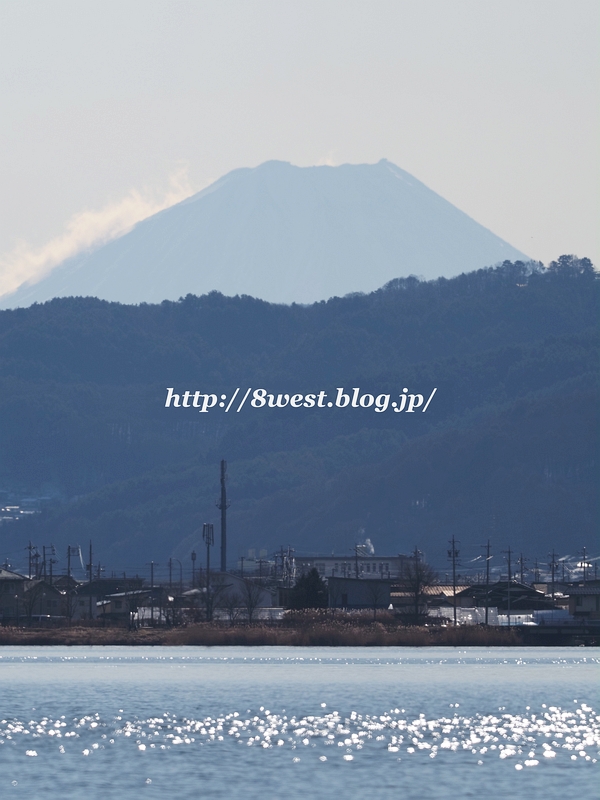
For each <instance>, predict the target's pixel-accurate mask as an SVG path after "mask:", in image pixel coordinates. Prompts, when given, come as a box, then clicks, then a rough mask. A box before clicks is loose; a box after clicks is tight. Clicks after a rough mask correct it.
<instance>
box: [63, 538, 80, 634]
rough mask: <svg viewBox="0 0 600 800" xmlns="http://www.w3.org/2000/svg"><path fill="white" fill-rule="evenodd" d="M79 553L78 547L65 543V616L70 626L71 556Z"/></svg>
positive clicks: (71, 601)
mask: <svg viewBox="0 0 600 800" xmlns="http://www.w3.org/2000/svg"><path fill="white" fill-rule="evenodd" d="M77 553H79V547H71V545H70V544H69V545H67V595H66V596H67V617H68V620H69V627H70V626H71V618H72V616H73V611H74V609H73V595H72V593H71V556H72V555H73V556H74V555H76V554H77Z"/></svg>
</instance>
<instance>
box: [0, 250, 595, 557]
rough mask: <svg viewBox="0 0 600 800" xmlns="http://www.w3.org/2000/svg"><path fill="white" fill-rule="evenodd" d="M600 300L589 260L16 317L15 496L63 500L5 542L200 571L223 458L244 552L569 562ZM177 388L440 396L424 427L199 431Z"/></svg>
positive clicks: (589, 463) (336, 419)
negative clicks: (557, 553) (471, 549)
mask: <svg viewBox="0 0 600 800" xmlns="http://www.w3.org/2000/svg"><path fill="white" fill-rule="evenodd" d="M598 287H599V283H598V281H597V280H596V273H595V272H594V270H593V268H592V266H591V264H590V263H589V261H587V260H586V259H581V260H579V259H575V258H573V257H561V259H559V260H558V261H557V262H555V263H553V264H552V265H550V268H548V269H544V268H542V267H541V266H540V265H534V264H522V263H520V262H517V263H515V264H513V263H509V262H506V263H505V264H503V265H502V266H500V267H496V268H490V269H486V270H479V271H477V272H473V273H469V274H466V275H461V276H459V277H457V278H454V279H452V280H445V279H438V280H436V281H431V282H420V281H418V280H416V279H411V278H409V279H402V280H398V281H393V282H392V283H390V284H388V285H387V286H385V287H384V288H383V289H380V290H378V291H377V292H374V293H372V294H369V295H352V296H348V297H344V298H333V299H331V300H330V301H328V302H322V303H316V304H314V305H311V306H299V305H292V306H278V305H271V304H268V303H264V302H262V301H258V300H255V299H253V298H250V297H234V298H227V297H224V296H222V295H219V294H217V293H212V294H210V295H206V296H203V297H194V296H191V295H190V296H188V297H186V298H183V299H182V300H180V301H179V302H163V303H161V304H160V305H140V306H124V305H119V304H116V303H108V302H104V301H99V300H96V299H94V298H67V299H62V300H54V301H51V302H49V303H45V304H43V305H34V306H32V307H30V308H27V309H17V310H14V311H3V312H0V387H1V389H2V392H1V399H0V412H1V413H0V489H3V490H4V491H5V492H7V493H11V492H12V493H13V495H14V496H17V495H21V496H23V495H25V494H28V495H35V494H42V493H43V494H53V495H55V496H56V497H58V498H60V500H61V505H60V506H59V507H58V508H56V509H54V510H53V511H51V512H50V511H49V512H45V513H44V514H42V515H40V516H38V517H36V518H35V519H32V520H30V521H28V522H27V523H26V524H23V525H21V523H19V531H18V532H17V530H16V528H15V527H14V526H13V527H12V528H11V530H8V529H7V526H6V525H5V526H3V528H2V530H1V531H0V547H2V543H3V544H4V547H5V548H9V549H13V547H16V546H17V545H18V544H19V542H20V540H21V539H22V538H23V537H28V538H29V537H31V538H32V539H33V540H34V541H39V542H42V541H44V542H50V541H53V542H54V543H55V544H57V545H59V546H62V545H63V544H66V543H67V542H70V543H73V541H84V542H85V541H87V539H88V538H90V537H93V538H94V541H95V546H96V548H97V549H98V550H99V551H100V552H103V553H104V554H105V556H104V557H105V558H107V559H108V560H109V561H110V562H111V563H113V564H114V565H115V566H124V565H135V564H134V562H135V563H137V560H138V556H137V555H136V554H137V553H138V552H139V547H140V544H143V547H144V550H145V551H146V552H147V553H148V554H149V557H154V558H161V559H163V558H168V557H169V555H171V554H172V555H177V557H179V558H183V557H185V558H187V553H188V550H191V548H192V547H194V546H196V547H197V546H198V542H197V534H196V531H197V530H198V527H199V526H200V525H201V523H202V522H203V521H206V520H211V519H215V520H216V513H217V512H216V511H215V508H214V498H215V496H216V493H217V488H218V487H217V483H218V472H217V465H218V462H219V460H220V459H221V458H226V459H227V460H228V462H229V476H230V482H229V491H230V496H231V499H232V507H231V512H230V541H231V547H230V554H231V555H232V556H233V557H236V556H237V555H238V554H239V553H241V552H244V551H245V550H246V549H247V548H249V547H265V548H267V549H269V548H274V547H276V546H278V545H280V544H282V543H283V544H287V543H288V542H289V543H291V544H293V545H295V546H296V547H297V548H298V549H299V550H305V551H306V550H331V549H333V548H337V549H338V550H345V549H347V548H348V547H350V546H352V545H353V544H354V542H355V541H356V540H357V538H359V537H360V536H363V537H364V536H370V537H371V538H372V539H374V540H375V541H376V544H377V546H378V549H379V550H380V551H383V550H388V551H398V550H402V549H408V548H409V547H411V546H412V545H414V544H415V543H418V544H419V545H420V546H421V547H422V548H423V549H426V550H429V551H432V550H433V551H436V550H440V551H441V548H443V547H444V546H445V541H446V539H447V538H448V536H449V535H452V534H453V533H454V534H455V535H457V536H459V535H460V537H462V539H463V540H466V541H473V542H475V541H478V540H479V539H480V538H481V537H483V536H484V535H487V534H485V533H484V531H485V530H488V532H489V529H490V525H491V526H492V527H493V526H495V527H496V529H497V531H498V535H502V537H503V541H506V540H508V539H512V541H513V542H515V541H516V540H517V539H519V540H520V541H524V542H525V543H531V546H532V547H533V546H534V545H535V546H536V547H537V546H538V544H539V545H540V546H541V544H543V543H544V546H545V543H546V542H551V543H550V545H549V546H552V545H554V546H556V547H559V548H560V547H563V549H564V548H565V547H567V543H568V542H571V541H572V540H573V541H574V537H575V538H576V539H577V541H579V540H580V539H582V538H585V536H586V535H591V531H592V529H593V525H594V522H593V520H594V514H596V513H597V511H596V507H595V505H594V497H595V493H594V491H593V481H594V480H597V470H598V462H597V457H596V455H595V453H596V451H595V449H594V448H595V447H596V442H597V412H596V408H597V405H596V402H597V376H598V334H597V322H598ZM169 386H171V387H174V388H175V391H181V392H182V391H184V390H186V389H188V390H200V391H203V392H214V393H218V394H220V393H221V392H223V393H226V394H227V395H228V396H230V395H231V393H232V391H233V390H234V389H235V388H236V387H238V386H239V387H241V388H242V391H245V389H246V388H247V387H252V388H260V387H264V388H266V389H268V391H270V392H274V393H278V392H282V393H290V394H291V393H296V392H299V393H303V394H305V393H308V392H318V391H320V390H324V391H326V392H327V393H328V395H329V396H330V397H332V396H333V395H334V394H335V390H336V388H337V387H345V389H346V390H347V391H348V390H350V389H352V388H353V387H360V388H361V390H362V391H363V392H370V393H372V394H381V393H390V394H392V395H393V396H398V394H399V393H400V392H401V391H402V389H403V387H409V390H410V391H411V392H420V393H423V394H427V395H429V393H430V392H431V390H432V389H433V388H434V387H436V388H437V392H436V395H435V397H434V399H433V401H432V403H431V406H430V408H429V409H428V410H427V412H426V413H425V414H420V413H415V414H411V415H408V414H396V413H393V412H392V411H391V410H388V411H387V412H385V413H381V414H380V413H375V412H374V411H373V409H372V408H369V409H360V408H352V409H349V408H346V409H340V408H334V409H328V408H311V409H309V408H306V409H305V408H299V409H291V408H285V409H278V408H273V409H255V408H251V407H249V406H246V407H245V408H244V410H243V411H242V412H241V413H240V414H234V413H229V414H225V413H224V411H223V410H219V409H217V408H215V409H212V410H211V411H210V412H209V413H207V414H198V410H197V409H194V408H168V409H166V408H164V403H165V395H166V387H169ZM363 529H364V532H362V531H363ZM359 531H361V533H360V534H359ZM17 539H18V540H19V542H18V541H17ZM536 543H538V544H536ZM0 555H1V553H0Z"/></svg>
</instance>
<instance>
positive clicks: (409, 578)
mask: <svg viewBox="0 0 600 800" xmlns="http://www.w3.org/2000/svg"><path fill="white" fill-rule="evenodd" d="M437 582H438V576H437V573H436V571H435V570H434V569H433V567H430V566H429V564H427V563H425V561H423V560H422V553H421V552H420V551H419V550H417V548H416V547H415V549H414V552H413V557H412V558H410V559H407V560H406V561H405V562H404V564H403V565H402V572H401V576H400V584H401V586H402V589H403V590H404V591H405V592H406V593H407V594H409V595H410V597H411V599H412V608H413V611H412V614H411V615H410V616H411V618H412V621H413V623H414V624H415V625H418V624H419V621H420V618H421V616H422V615H421V606H422V605H423V597H424V593H425V589H427V588H428V587H429V586H435V584H436V583H437Z"/></svg>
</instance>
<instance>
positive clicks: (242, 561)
mask: <svg viewBox="0 0 600 800" xmlns="http://www.w3.org/2000/svg"><path fill="white" fill-rule="evenodd" d="M244 560H245V559H244V556H240V563H241V565H242V578H243V577H244Z"/></svg>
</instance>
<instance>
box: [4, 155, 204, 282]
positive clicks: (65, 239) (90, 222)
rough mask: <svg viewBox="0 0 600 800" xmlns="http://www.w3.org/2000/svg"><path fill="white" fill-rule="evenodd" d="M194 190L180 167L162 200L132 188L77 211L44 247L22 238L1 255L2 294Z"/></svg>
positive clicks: (40, 275)
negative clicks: (94, 208)
mask: <svg viewBox="0 0 600 800" xmlns="http://www.w3.org/2000/svg"><path fill="white" fill-rule="evenodd" d="M193 193H194V190H193V189H192V188H191V186H190V184H189V181H188V177H187V171H186V170H185V169H180V170H177V171H176V172H174V173H173V174H171V175H170V176H169V189H168V191H167V192H166V193H165V194H164V196H163V197H162V198H160V199H158V200H157V199H156V197H155V196H153V195H152V193H149V192H145V193H143V192H140V191H138V190H137V189H132V190H131V191H130V192H129V194H127V195H126V196H125V197H124V198H123V199H122V200H119V201H118V202H117V203H111V204H109V205H107V206H105V207H104V208H102V209H100V210H99V211H80V212H79V213H77V214H74V215H73V216H72V217H71V219H70V220H69V221H68V222H67V224H66V226H65V227H66V230H65V232H64V233H62V234H60V236H56V237H55V238H54V239H51V240H50V241H49V242H47V243H46V244H45V245H42V246H41V247H31V246H30V245H28V244H27V243H26V242H19V243H18V244H17V245H16V247H14V248H13V250H11V251H10V252H9V253H6V254H5V255H3V256H0V297H2V296H4V295H7V294H10V293H11V292H14V291H15V290H16V289H18V288H19V286H22V285H23V284H33V283H37V282H38V281H39V280H41V279H42V278H43V277H45V276H46V275H47V274H48V273H49V272H51V271H52V270H53V269H54V267H56V266H57V265H58V264H61V263H62V262H63V261H64V260H65V259H67V258H71V256H74V255H77V254H78V253H81V252H82V251H84V250H87V249H88V248H91V247H96V246H98V245H100V244H104V243H106V242H109V241H110V240H111V239H116V238H117V237H118V236H122V235H123V234H124V233H127V231H129V230H131V228H133V226H134V225H135V224H136V223H138V222H140V221H141V220H143V219H146V218H147V217H150V216H152V214H156V213H158V212H159V211H162V210H163V209H165V208H169V206H172V205H175V203H179V202H180V201H181V200H185V198H186V197H189V196H190V195H191V194H193Z"/></svg>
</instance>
